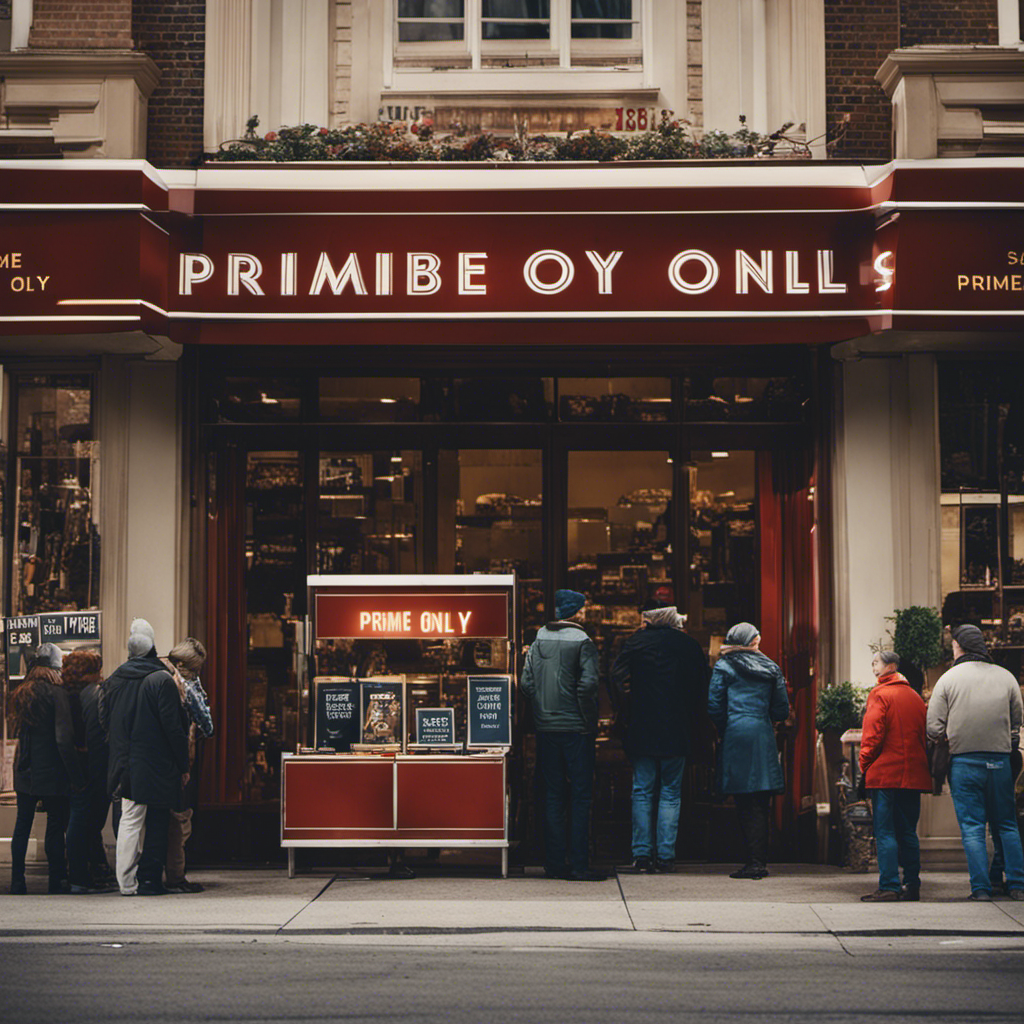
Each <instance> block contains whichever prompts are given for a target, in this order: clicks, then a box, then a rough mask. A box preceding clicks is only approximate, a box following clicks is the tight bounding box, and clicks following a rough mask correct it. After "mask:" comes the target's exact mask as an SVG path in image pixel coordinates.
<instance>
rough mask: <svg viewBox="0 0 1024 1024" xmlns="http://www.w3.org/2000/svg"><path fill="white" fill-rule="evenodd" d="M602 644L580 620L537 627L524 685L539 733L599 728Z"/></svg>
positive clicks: (523, 676) (530, 650)
mask: <svg viewBox="0 0 1024 1024" xmlns="http://www.w3.org/2000/svg"><path fill="white" fill-rule="evenodd" d="M597 682H598V669H597V648H596V647H595V646H594V641H593V640H591V639H590V637H589V636H587V634H586V631H585V630H584V629H583V627H582V626H581V625H579V624H578V623H576V622H550V623H548V625H546V626H542V627H541V628H540V629H539V630H538V631H537V639H536V640H534V641H533V643H532V644H530V649H529V650H528V651H527V652H526V661H525V662H524V664H523V674H522V679H521V680H520V683H519V685H520V687H521V688H522V691H523V693H524V694H525V695H526V696H527V697H528V698H529V699H530V703H531V705H532V707H533V718H534V722H535V724H536V726H537V732H580V733H596V732H597Z"/></svg>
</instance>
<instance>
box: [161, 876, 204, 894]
mask: <svg viewBox="0 0 1024 1024" xmlns="http://www.w3.org/2000/svg"><path fill="white" fill-rule="evenodd" d="M164 887H165V888H166V889H167V891H168V892H202V891H203V886H202V885H200V884H199V883H198V882H190V881H189V880H188V879H187V878H183V879H182V880H181V881H180V882H167V883H166V884H165V886H164Z"/></svg>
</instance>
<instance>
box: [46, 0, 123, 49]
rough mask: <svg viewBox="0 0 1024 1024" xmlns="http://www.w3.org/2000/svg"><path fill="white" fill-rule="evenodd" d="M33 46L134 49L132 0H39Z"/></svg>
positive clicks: (47, 47) (48, 47)
mask: <svg viewBox="0 0 1024 1024" xmlns="http://www.w3.org/2000/svg"><path fill="white" fill-rule="evenodd" d="M28 45H29V47H30V48H32V49H33V50H130V49H131V48H132V3H131V0H35V3H34V5H33V8H32V29H31V31H30V32H29V37H28Z"/></svg>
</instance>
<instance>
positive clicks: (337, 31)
mask: <svg viewBox="0 0 1024 1024" xmlns="http://www.w3.org/2000/svg"><path fill="white" fill-rule="evenodd" d="M333 24H334V40H333V41H334V88H333V90H332V92H331V126H332V127H339V126H341V125H346V124H348V123H349V122H350V121H351V120H352V115H351V109H352V2H351V0H337V2H336V3H335V5H334V22H333Z"/></svg>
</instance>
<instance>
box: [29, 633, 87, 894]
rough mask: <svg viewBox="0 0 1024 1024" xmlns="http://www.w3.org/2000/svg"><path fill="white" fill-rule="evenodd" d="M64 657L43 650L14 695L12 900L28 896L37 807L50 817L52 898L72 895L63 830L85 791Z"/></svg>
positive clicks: (48, 847) (48, 850)
mask: <svg viewBox="0 0 1024 1024" xmlns="http://www.w3.org/2000/svg"><path fill="white" fill-rule="evenodd" d="M60 664H61V652H60V650H59V649H58V648H57V647H55V646H54V645H53V644H43V645H41V647H40V648H39V651H38V653H37V655H36V657H35V658H34V659H33V660H32V662H31V663H30V666H29V670H28V673H27V674H26V675H25V678H24V680H23V681H22V682H21V683H20V685H19V686H18V687H17V688H16V689H15V690H14V692H13V693H12V694H11V711H12V714H13V718H14V728H15V731H16V733H17V736H18V757H17V760H16V761H15V763H14V789H15V792H16V794H17V800H18V816H17V819H16V821H15V824H14V832H13V834H12V836H11V889H10V891H11V894H12V895H24V894H25V892H26V891H27V889H26V885H25V853H26V851H27V849H28V838H29V835H30V833H31V832H32V821H33V819H34V818H35V812H36V804H37V803H40V802H41V803H42V805H43V810H44V811H45V812H46V839H45V850H46V860H47V863H48V865H49V874H50V884H49V890H48V891H49V892H51V893H62V892H68V882H67V864H66V862H65V850H64V829H65V828H66V827H67V822H68V812H69V804H68V795H69V793H70V792H71V791H72V790H76V791H80V790H82V789H84V788H85V776H84V773H83V772H82V766H81V763H80V762H79V759H78V753H77V751H76V750H75V733H74V725H73V723H72V719H71V705H70V703H69V701H68V695H67V693H65V691H64V690H63V689H62V687H61V686H60V676H59V675H58V670H59V668H60Z"/></svg>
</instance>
